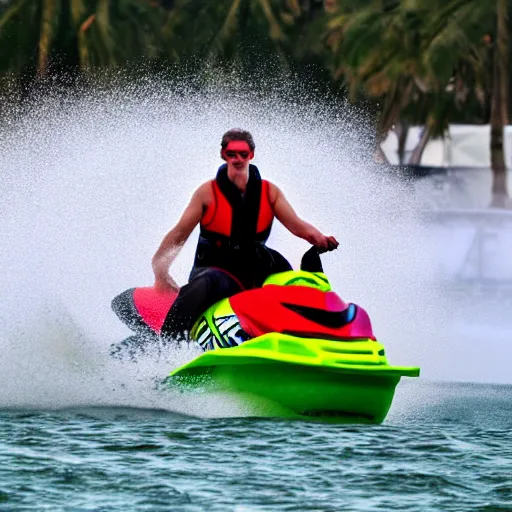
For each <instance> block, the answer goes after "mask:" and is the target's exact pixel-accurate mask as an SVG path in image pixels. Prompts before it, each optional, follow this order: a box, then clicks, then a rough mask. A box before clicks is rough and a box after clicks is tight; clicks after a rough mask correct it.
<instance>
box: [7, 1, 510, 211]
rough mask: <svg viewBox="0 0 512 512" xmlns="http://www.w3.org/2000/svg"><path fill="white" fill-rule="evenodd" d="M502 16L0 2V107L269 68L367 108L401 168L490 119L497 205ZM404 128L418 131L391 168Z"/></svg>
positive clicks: (495, 4)
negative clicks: (179, 76)
mask: <svg viewBox="0 0 512 512" xmlns="http://www.w3.org/2000/svg"><path fill="white" fill-rule="evenodd" d="M511 15H512V2H510V1H509V0H488V1H487V2H484V1H482V0H215V1H214V0H0V99H1V98H2V97H3V101H6V100H8V99H10V100H11V101H12V100H13V98H14V99H16V100H19V101H23V99H24V98H25V97H26V96H27V95H30V93H31V91H32V90H33V89H34V88H35V87H37V88H40V87H41V85H42V84H43V85H44V84H45V83H48V82H51V83H55V82H59V81H61V82H62V83H64V82H65V83H66V84H67V85H71V86H72V84H73V80H75V79H76V78H77V77H81V76H82V77H83V76H84V75H87V74H90V73H98V71H100V72H101V70H105V69H112V68H116V67H122V68H126V67H130V66H133V65H139V64H140V63H141V62H143V63H144V69H145V70H146V72H147V71H148V70H155V72H156V71H158V72H162V70H166V71H165V72H166V73H170V74H172V73H178V72H179V69H180V66H190V65H191V63H196V64H199V65H202V64H206V63H208V64H209V65H215V66H218V67H222V68H228V69H229V68H232V67H233V66H234V65H236V66H237V69H240V70H241V71H242V73H243V71H244V70H248V71H251V73H253V74H254V73H255V72H256V74H260V75H262V76H263V75H265V73H266V72H267V69H266V68H267V67H268V66H269V63H272V67H273V68H275V66H277V67H278V68H280V70H281V71H283V72H290V73H293V74H294V75H296V76H298V77H299V78H301V79H303V80H307V79H310V78H312V79H314V80H315V82H316V83H320V84H322V87H324V88H325V90H329V91H335V92H336V93H341V94H345V95H347V96H348V97H349V98H350V99H351V101H354V102H365V103H366V104H367V105H368V104H369V105H371V106H372V108H373V111H374V112H375V113H376V115H375V129H376V141H377V143H378V142H380V141H382V140H383V138H385V137H386V135H387V133H388V132H389V130H391V129H394V130H395V131H396V132H397V135H398V136H399V141H400V143H399V147H400V148H401V151H400V155H401V163H404V164H418V163H419V162H420V159H421V154H422V151H423V149H424V148H425V145H426V143H427V142H428V140H429V138H430V137H432V136H439V135H443V134H444V133H446V129H447V127H448V124H449V123H475V124H484V123H485V124H490V125H491V162H492V169H493V177H494V179H493V190H492V191H493V200H492V204H491V205H492V206H496V207H511V202H510V199H509V196H508V193H507V185H506V167H505V161H504V152H503V126H504V125H506V124H508V123H509V116H510V102H509V97H510V94H511V84H510V81H509V56H510V55H511V44H512V43H511V38H510V19H511V17H510V16H511ZM274 71H275V69H274ZM412 124H420V125H423V126H424V127H425V128H424V130H423V134H422V138H421V140H420V143H419V145H418V147H417V148H416V150H415V151H414V152H413V154H412V156H411V158H410V160H409V161H408V162H405V161H404V151H403V149H404V147H405V140H406V137H407V131H408V127H409V126H410V125H412ZM379 149H380V144H376V152H377V153H378V152H379ZM380 153H382V152H380ZM380 157H381V158H382V157H383V155H382V154H380Z"/></svg>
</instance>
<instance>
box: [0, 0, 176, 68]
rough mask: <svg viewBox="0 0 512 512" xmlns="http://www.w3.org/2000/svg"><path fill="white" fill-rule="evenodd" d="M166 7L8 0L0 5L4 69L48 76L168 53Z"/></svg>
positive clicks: (135, 1)
mask: <svg viewBox="0 0 512 512" xmlns="http://www.w3.org/2000/svg"><path fill="white" fill-rule="evenodd" d="M165 16H166V11H164V10H163V9H162V8H161V7H160V6H159V5H158V4H155V3H151V2H149V1H147V0H31V1H29V0H7V1H6V2H5V3H4V4H2V5H0V48H2V50H0V72H2V71H3V72H6V71H7V70H9V71H11V72H14V73H20V74H21V73H23V72H28V71H29V70H30V69H34V71H35V73H36V74H37V75H38V76H40V77H44V76H46V75H48V74H49V73H51V72H52V70H54V69H58V68H59V67H64V68H66V69H69V68H78V69H88V68H92V67H94V66H112V65H124V64H125V63H127V62H128V61H130V60H133V59H137V58H140V57H146V58H156V57H159V56H162V57H163V56H165V54H166V51H167V48H166V45H165V44H164V39H163V37H162V36H161V27H162V25H163V21H164V20H165Z"/></svg>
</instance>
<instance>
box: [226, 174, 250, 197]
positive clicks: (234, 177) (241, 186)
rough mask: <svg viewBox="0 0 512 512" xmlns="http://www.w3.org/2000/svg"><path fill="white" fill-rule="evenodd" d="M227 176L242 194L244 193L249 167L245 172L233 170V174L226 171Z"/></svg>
mask: <svg viewBox="0 0 512 512" xmlns="http://www.w3.org/2000/svg"><path fill="white" fill-rule="evenodd" d="M228 178H229V181H231V183H233V184H234V185H235V187H236V188H237V189H238V190H240V192H241V193H242V194H245V190H246V189H247V183H248V182H249V169H247V171H246V172H240V171H235V172H234V173H233V174H231V173H229V172H228Z"/></svg>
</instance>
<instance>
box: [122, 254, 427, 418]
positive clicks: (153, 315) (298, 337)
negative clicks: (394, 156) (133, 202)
mask: <svg viewBox="0 0 512 512" xmlns="http://www.w3.org/2000/svg"><path fill="white" fill-rule="evenodd" d="M175 297H176V295H175V294H172V293H163V292H159V291H157V290H155V289H154V288H149V287H146V288H132V289H130V290H127V291H126V292H124V293H122V294H121V295H119V296H117V297H116V298H115V299H114V300H113V301H112V308H113V310H114V311H115V313H116V314H117V315H118V317H119V318H120V319H121V320H122V321H123V322H124V323H125V324H126V325H128V326H129V327H130V328H131V329H132V330H134V331H135V332H136V333H137V335H138V336H139V337H144V336H158V335H159V333H160V329H161V327H162V325H163V323H164V320H165V316H166V314H167V312H168V310H169V308H170V306H171V305H172V302H173V300H174V299H175ZM189 335H190V338H191V339H192V340H194V341H195V342H197V343H198V344H199V346H200V347H201V348H202V350H203V351H204V352H203V353H202V354H201V355H199V356H198V357H196V358H195V359H193V360H192V361H190V362H188V363H187V364H185V365H183V366H181V367H179V368H177V369H175V370H173V371H172V372H171V373H170V375H169V376H168V378H167V379H166V381H165V383H166V386H171V387H173V388H177V389H179V390H180V391H183V392H188V393H196V392H199V393H201V394H203V393H205V392H206V393H212V394H215V395H217V394H219V393H220V394H225V395H228V396H233V397H234V398H235V399H236V400H237V402H239V403H243V405H244V410H245V412H246V414H247V415H250V416H258V417H280V418H291V419H293V418H296V419H307V420H315V421H323V422H330V423H377V424H378V423H381V422H382V421H384V419H385V417H386V415H387V413H388V411H389V409H390V407H391V403H392V400H393V396H394V393H395V388H396V386H397V384H398V383H399V381H400V378H401V377H418V376H419V373H420V369H419V368H417V367H399V366H391V365H389V363H388V361H387V358H386V353H385V348H384V346H383V345H382V344H381V343H380V342H378V341H377V339H376V338H375V336H374V334H373V330H372V325H371V321H370V318H369V316H368V313H367V312H366V311H365V310H364V309H363V308H362V307H361V306H359V305H357V304H354V303H347V302H345V301H343V300H342V299H341V297H340V296H339V295H338V294H336V293H335V292H334V291H333V290H332V289H331V285H330V283H329V280H328V278H327V276H326V275H325V274H324V272H323V268H322V264H321V261H320V257H319V254H318V251H317V249H316V248H314V247H313V248H311V249H310V250H308V251H307V252H306V253H305V255H304V256H303V258H302V262H301V267H300V270H291V271H286V272H281V273H278V274H273V275H271V276H269V277H268V278H267V279H266V281H265V282H264V283H263V286H262V287H261V288H257V289H253V290H247V291H242V292H240V293H238V294H236V295H234V296H232V297H230V298H228V299H224V300H221V301H219V302H218V303H216V304H214V305H213V306H211V307H210V308H209V309H208V310H207V311H205V312H204V314H203V315H202V316H201V317H200V318H198V319H197V321H196V322H195V324H194V327H193V328H192V330H191V332H190V333H189ZM135 341H136V340H135V339H131V342H132V343H135ZM117 348H119V347H117Z"/></svg>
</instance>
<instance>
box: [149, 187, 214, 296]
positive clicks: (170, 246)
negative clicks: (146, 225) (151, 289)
mask: <svg viewBox="0 0 512 512" xmlns="http://www.w3.org/2000/svg"><path fill="white" fill-rule="evenodd" d="M209 187H211V185H210V183H209V182H208V183H205V184H203V185H201V186H200V187H199V188H198V189H197V190H196V191H195V192H194V194H193V195H192V199H191V200H190V203H189V204H188V206H187V207H186V208H185V211H184V212H183V214H182V216H181V218H180V219H179V221H178V223H177V224H176V225H175V226H174V227H173V228H172V229H171V230H170V231H169V232H168V233H167V234H166V235H165V236H164V239H163V240H162V243H161V244H160V247H159V248H158V250H157V251H156V253H155V255H154V256H153V259H152V261H151V263H152V267H153V272H154V273H155V287H156V288H160V289H163V290H166V289H171V290H174V291H178V290H179V287H178V285H177V284H176V282H175V281H174V279H173V278H172V277H171V276H170V275H169V268H170V266H171V264H172V262H173V261H174V260H175V259H176V256H177V255H178V254H179V252H180V250H181V248H182V247H183V245H184V244H185V242H186V241H187V239H188V237H189V236H190V233H192V231H193V230H194V228H195V227H196V226H197V225H198V224H199V222H200V221H201V218H202V217H203V213H204V210H205V206H206V196H207V192H208V190H209Z"/></svg>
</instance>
